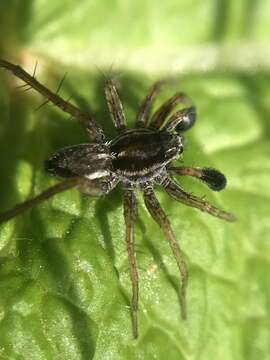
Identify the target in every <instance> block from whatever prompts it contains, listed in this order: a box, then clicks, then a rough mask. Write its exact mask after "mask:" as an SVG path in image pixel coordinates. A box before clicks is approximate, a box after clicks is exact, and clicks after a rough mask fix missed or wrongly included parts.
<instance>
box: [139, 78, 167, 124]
mask: <svg viewBox="0 0 270 360" xmlns="http://www.w3.org/2000/svg"><path fill="white" fill-rule="evenodd" d="M163 84H164V81H157V82H156V83H155V84H154V85H153V86H152V87H151V89H150V91H149V93H148V94H147V95H146V97H145V98H144V100H143V102H142V104H141V106H140V108H139V112H138V114H137V118H136V125H135V126H136V127H147V123H148V120H149V117H150V112H151V109H152V106H153V103H154V101H155V99H156V97H157V95H158V94H159V92H160V90H161V87H162V85H163Z"/></svg>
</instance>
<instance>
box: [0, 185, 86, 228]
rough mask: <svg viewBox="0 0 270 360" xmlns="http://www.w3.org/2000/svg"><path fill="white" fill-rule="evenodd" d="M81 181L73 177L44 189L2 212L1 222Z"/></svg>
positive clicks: (0, 215)
mask: <svg viewBox="0 0 270 360" xmlns="http://www.w3.org/2000/svg"><path fill="white" fill-rule="evenodd" d="M79 182H80V179H79V178H71V179H68V180H66V181H63V182H61V183H59V184H56V185H54V186H52V187H50V188H48V189H47V190H45V191H43V192H42V193H41V194H39V195H37V196H36V197H34V198H32V199H30V200H27V201H24V202H23V203H21V204H19V205H17V206H15V207H14V208H13V209H11V210H8V211H6V212H4V213H2V214H0V223H3V222H5V221H8V220H10V219H12V218H14V217H16V216H17V215H21V214H22V213H24V212H25V211H27V210H29V209H31V208H32V207H33V206H36V205H39V204H41V203H42V202H44V201H45V200H48V199H49V198H51V197H53V196H54V195H56V194H58V193H60V192H63V191H66V190H68V189H70V188H72V187H74V186H76V185H78V183H79Z"/></svg>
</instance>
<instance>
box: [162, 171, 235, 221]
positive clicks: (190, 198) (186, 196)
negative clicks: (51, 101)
mask: <svg viewBox="0 0 270 360" xmlns="http://www.w3.org/2000/svg"><path fill="white" fill-rule="evenodd" d="M163 188H164V190H165V191H166V192H167V193H168V194H169V195H170V196H171V197H172V198H173V199H174V200H177V201H179V202H181V203H183V204H185V205H187V206H191V207H194V208H197V209H199V210H201V211H203V212H206V213H208V214H210V215H212V216H215V217H218V218H220V219H223V220H226V221H230V222H232V221H235V220H236V218H235V216H234V215H232V214H230V213H228V212H226V211H223V210H221V209H218V208H217V207H215V206H214V205H212V204H210V203H209V202H207V201H205V200H203V199H200V198H199V197H197V196H195V195H192V194H190V193H187V192H186V191H184V190H183V189H182V188H181V187H180V186H179V185H178V184H176V183H175V182H174V181H173V180H172V179H170V178H168V179H167V181H164V184H163Z"/></svg>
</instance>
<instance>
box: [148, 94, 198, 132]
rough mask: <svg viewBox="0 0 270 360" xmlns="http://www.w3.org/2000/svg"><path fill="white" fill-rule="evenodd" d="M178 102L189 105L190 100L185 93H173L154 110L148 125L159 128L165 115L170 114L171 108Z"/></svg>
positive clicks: (164, 119) (190, 104)
mask: <svg viewBox="0 0 270 360" xmlns="http://www.w3.org/2000/svg"><path fill="white" fill-rule="evenodd" d="M179 104H184V105H186V106H187V107H191V106H192V101H191V99H190V98H189V97H188V96H187V95H186V94H185V93H182V92H180V93H177V94H175V95H174V96H172V97H171V98H169V99H168V100H167V101H166V102H165V103H164V104H163V105H161V106H160V107H159V108H158V109H157V110H156V112H155V113H154V114H153V116H152V118H151V122H150V127H152V128H154V129H160V128H161V127H162V125H163V124H164V123H165V121H166V118H167V116H168V115H170V113H171V112H172V111H173V109H174V108H175V107H176V106H177V105H179Z"/></svg>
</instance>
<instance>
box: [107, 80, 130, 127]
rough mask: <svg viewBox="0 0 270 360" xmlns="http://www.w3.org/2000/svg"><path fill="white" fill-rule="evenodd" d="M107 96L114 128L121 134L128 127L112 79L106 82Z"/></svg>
mask: <svg viewBox="0 0 270 360" xmlns="http://www.w3.org/2000/svg"><path fill="white" fill-rule="evenodd" d="M105 95H106V100H107V104H108V108H109V112H110V115H111V119H112V121H113V124H114V126H115V127H116V129H117V130H118V131H119V132H120V131H122V130H124V129H126V127H127V122H126V118H125V113H124V110H123V106H122V103H121V100H120V98H119V95H118V93H117V89H116V86H115V84H114V83H113V81H112V80H111V79H107V80H106V82H105Z"/></svg>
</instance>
